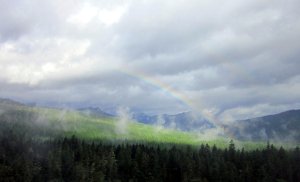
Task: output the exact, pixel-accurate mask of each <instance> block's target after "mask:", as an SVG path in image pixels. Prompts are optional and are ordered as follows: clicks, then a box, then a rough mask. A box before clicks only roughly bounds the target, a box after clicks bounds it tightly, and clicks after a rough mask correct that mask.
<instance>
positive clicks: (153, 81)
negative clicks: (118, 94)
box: [118, 67, 220, 127]
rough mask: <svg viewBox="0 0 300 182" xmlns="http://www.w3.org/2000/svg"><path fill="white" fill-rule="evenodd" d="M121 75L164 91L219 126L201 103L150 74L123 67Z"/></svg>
mask: <svg viewBox="0 0 300 182" xmlns="http://www.w3.org/2000/svg"><path fill="white" fill-rule="evenodd" d="M118 71H119V72H120V73H122V74H125V75H128V76H131V77H133V78H136V79H139V80H142V81H144V82H146V83H147V84H150V85H152V86H154V87H156V88H158V89H160V90H163V91H164V92H165V93H167V94H168V95H170V96H171V97H173V98H175V99H176V100H178V101H180V103H182V104H183V105H184V106H186V107H187V108H188V109H189V111H193V112H195V113H200V114H201V115H202V116H204V117H205V118H207V119H208V120H210V121H211V122H213V124H214V125H215V126H217V127H218V126H219V125H220V124H219V122H218V121H217V119H216V118H215V116H214V115H213V114H212V113H211V112H205V109H204V107H203V106H202V105H201V104H200V102H199V101H198V102H195V101H194V100H192V99H191V98H190V97H188V96H187V95H186V94H184V93H183V92H180V91H178V90H176V89H174V88H173V87H172V86H170V85H168V84H167V83H165V82H163V81H162V80H160V79H158V78H156V77H153V76H150V75H149V74H147V73H145V72H142V71H140V70H134V69H129V68H128V67H122V69H120V70H118Z"/></svg>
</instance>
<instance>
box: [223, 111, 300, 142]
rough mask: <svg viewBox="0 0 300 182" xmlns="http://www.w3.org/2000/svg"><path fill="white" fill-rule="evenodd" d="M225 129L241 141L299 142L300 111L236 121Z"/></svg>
mask: <svg viewBox="0 0 300 182" xmlns="http://www.w3.org/2000/svg"><path fill="white" fill-rule="evenodd" d="M226 127H227V130H228V131H230V132H231V133H233V134H234V135H235V136H236V137H237V138H239V139H242V140H273V141H286V142H291V141H297V142H300V110H290V111H286V112H282V113H279V114H274V115H268V116H263V117H257V118H252V119H246V120H241V121H236V122H235V123H234V124H233V125H231V126H226Z"/></svg>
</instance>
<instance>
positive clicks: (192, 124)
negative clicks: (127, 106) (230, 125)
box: [133, 112, 215, 131]
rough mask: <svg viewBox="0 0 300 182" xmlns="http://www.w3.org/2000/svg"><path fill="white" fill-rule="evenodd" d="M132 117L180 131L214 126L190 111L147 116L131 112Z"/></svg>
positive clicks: (198, 129)
mask: <svg viewBox="0 0 300 182" xmlns="http://www.w3.org/2000/svg"><path fill="white" fill-rule="evenodd" d="M133 119H135V120H136V121H138V122H141V123H145V124H151V125H157V126H162V127H165V128H173V129H178V130H181V131H200V130H205V129H209V128H214V127H215V126H214V125H213V124H212V123H211V122H209V121H208V120H206V119H205V118H203V117H201V116H200V115H197V114H194V113H192V112H183V113H179V114H174V115H168V114H163V115H154V116H149V115H147V114H144V113H135V114H133Z"/></svg>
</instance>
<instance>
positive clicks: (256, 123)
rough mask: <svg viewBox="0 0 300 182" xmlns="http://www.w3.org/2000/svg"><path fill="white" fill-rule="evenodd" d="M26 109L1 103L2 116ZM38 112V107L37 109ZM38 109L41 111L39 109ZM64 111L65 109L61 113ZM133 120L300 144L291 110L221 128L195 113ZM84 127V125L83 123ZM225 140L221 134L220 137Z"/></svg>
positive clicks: (93, 111)
mask: <svg viewBox="0 0 300 182" xmlns="http://www.w3.org/2000/svg"><path fill="white" fill-rule="evenodd" d="M18 106H22V107H32V106H26V105H24V104H21V103H19V102H16V101H13V100H10V99H0V115H1V114H3V113H5V111H9V110H10V109H14V108H15V107H18ZM33 108H34V107H33ZM37 108H38V107H37ZM58 110H63V109H58ZM77 110H78V111H79V112H80V113H82V114H84V115H87V116H89V117H95V118H108V119H109V118H118V117H119V116H118V115H113V114H109V113H106V112H104V111H102V110H101V109H100V108H97V107H88V108H80V109H77ZM125 114H127V115H128V116H127V117H128V118H127V119H130V120H135V121H136V122H139V123H143V124H147V125H152V126H155V127H159V128H165V129H175V130H180V131H185V132H192V133H197V132H201V133H202V134H204V135H205V134H207V133H208V132H210V130H213V129H215V130H219V131H218V132H220V130H221V132H224V133H223V134H224V136H226V135H227V136H231V137H234V138H235V139H238V140H244V141H268V140H271V141H285V142H300V110H290V111H286V112H282V113H279V114H274V115H268V116H262V117H257V118H252V119H246V120H238V121H233V122H231V123H230V124H227V125H222V127H223V128H218V126H215V125H214V124H213V123H212V122H210V121H209V120H207V119H205V118H203V117H201V115H196V114H193V113H191V112H183V113H179V114H174V115H168V114H163V115H152V116H150V115H147V114H144V113H125ZM83 124H84V123H83ZM216 134H217V135H218V136H219V137H222V135H221V134H220V133H216Z"/></svg>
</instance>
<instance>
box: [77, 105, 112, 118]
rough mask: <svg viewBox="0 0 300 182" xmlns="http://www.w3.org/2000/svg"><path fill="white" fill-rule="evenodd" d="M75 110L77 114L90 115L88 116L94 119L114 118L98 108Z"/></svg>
mask: <svg viewBox="0 0 300 182" xmlns="http://www.w3.org/2000/svg"><path fill="white" fill-rule="evenodd" d="M77 110H78V111H79V112H82V113H83V114H86V115H90V116H95V117H115V116H114V115H112V114H109V113H107V112H104V111H103V110H101V108H99V107H86V108H79V109H77Z"/></svg>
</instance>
